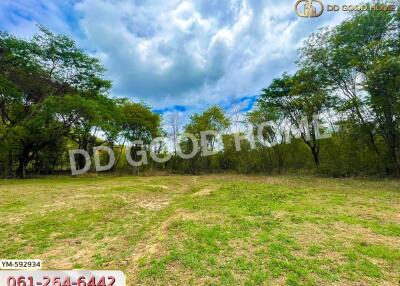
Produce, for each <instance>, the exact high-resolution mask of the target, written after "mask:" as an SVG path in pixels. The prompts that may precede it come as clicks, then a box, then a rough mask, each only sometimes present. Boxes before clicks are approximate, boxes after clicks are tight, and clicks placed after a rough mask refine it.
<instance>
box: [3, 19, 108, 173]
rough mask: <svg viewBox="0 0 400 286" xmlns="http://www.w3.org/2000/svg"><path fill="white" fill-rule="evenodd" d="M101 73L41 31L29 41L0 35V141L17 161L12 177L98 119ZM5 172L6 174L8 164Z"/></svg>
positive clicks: (63, 41) (62, 40) (103, 86)
mask: <svg viewBox="0 0 400 286" xmlns="http://www.w3.org/2000/svg"><path fill="white" fill-rule="evenodd" d="M104 71H105V70H104V68H103V67H102V66H101V65H100V62H99V60H98V59H96V58H93V57H90V56H88V55H86V54H85V53H84V52H83V51H82V50H80V49H78V48H77V47H76V45H75V43H74V42H73V41H72V40H70V39H69V38H67V37H65V36H59V35H55V34H53V33H51V32H50V31H48V30H47V29H45V28H44V27H39V34H37V35H36V36H34V37H33V39H32V40H23V39H18V38H16V37H13V36H12V35H9V34H7V33H1V34H0V96H1V98H0V99H1V103H0V111H1V119H2V122H1V132H2V134H1V135H2V137H1V138H0V141H1V142H2V144H3V145H7V146H13V147H12V149H8V151H7V152H8V153H9V154H10V158H11V160H10V161H13V158H14V157H15V158H16V160H17V161H18V167H17V175H18V176H20V177H24V176H25V170H26V167H27V165H28V164H29V163H30V162H31V161H32V160H33V159H34V158H36V157H37V156H38V155H39V153H40V152H41V151H42V150H44V149H46V148H47V147H48V146H52V145H55V144H59V143H58V142H59V140H60V138H64V139H66V138H67V137H68V135H69V134H70V131H71V130H72V129H76V130H77V129H81V130H85V128H82V126H83V123H88V122H90V124H87V126H90V125H91V124H93V123H94V122H101V121H102V120H99V118H98V116H102V114H100V113H99V112H98V111H97V110H96V108H98V107H100V106H103V104H105V103H107V105H109V104H110V101H109V99H107V91H108V89H109V88H110V87H111V83H110V82H109V81H107V80H104V79H102V76H103V74H104ZM106 109H107V108H104V109H103V110H106ZM90 128H91V127H87V128H86V131H88V130H89V129H90ZM9 168H11V173H12V168H13V162H12V163H11V164H10V166H9Z"/></svg>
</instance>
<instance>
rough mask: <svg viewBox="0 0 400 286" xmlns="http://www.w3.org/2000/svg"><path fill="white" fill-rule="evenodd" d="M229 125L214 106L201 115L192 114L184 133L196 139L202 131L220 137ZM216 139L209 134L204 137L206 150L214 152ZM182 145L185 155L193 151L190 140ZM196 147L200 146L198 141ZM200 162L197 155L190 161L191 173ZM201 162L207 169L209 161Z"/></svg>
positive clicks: (220, 111)
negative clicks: (213, 133)
mask: <svg viewBox="0 0 400 286" xmlns="http://www.w3.org/2000/svg"><path fill="white" fill-rule="evenodd" d="M229 124H230V121H229V119H228V118H226V116H225V114H224V112H223V110H222V109H221V108H220V107H219V106H216V105H214V106H211V107H210V108H208V109H206V110H205V111H203V112H202V113H196V114H193V115H192V116H191V118H190V122H189V123H188V124H187V125H186V126H185V133H190V134H193V135H194V136H195V137H196V138H198V139H199V138H201V132H202V131H213V132H215V133H217V134H220V135H222V134H221V133H222V132H223V131H224V130H225V129H226V128H228V127H229ZM217 139H218V138H216V136H213V135H211V134H209V135H206V144H207V148H208V149H210V150H215V148H216V142H217ZM182 145H183V146H182V147H183V149H184V150H185V152H187V153H190V152H191V151H192V150H193V144H192V142H191V141H190V140H188V141H186V142H185V143H183V144H182ZM198 145H199V146H200V145H201V142H200V141H198ZM200 161H201V160H200V155H199V154H197V155H196V156H195V157H194V158H192V159H190V166H189V168H190V171H191V172H192V173H195V172H196V169H197V168H198V165H199V163H200ZM203 161H204V162H205V164H206V165H207V167H210V163H211V161H210V160H208V159H207V158H205V159H204V160H203Z"/></svg>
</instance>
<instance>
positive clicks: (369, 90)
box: [0, 11, 400, 177]
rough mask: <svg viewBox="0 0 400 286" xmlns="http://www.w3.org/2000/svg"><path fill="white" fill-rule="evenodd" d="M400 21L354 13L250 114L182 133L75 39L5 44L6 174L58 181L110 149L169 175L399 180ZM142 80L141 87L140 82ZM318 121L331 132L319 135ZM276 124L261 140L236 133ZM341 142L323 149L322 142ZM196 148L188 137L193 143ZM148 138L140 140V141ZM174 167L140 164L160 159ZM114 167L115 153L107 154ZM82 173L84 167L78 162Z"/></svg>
mask: <svg viewBox="0 0 400 286" xmlns="http://www.w3.org/2000/svg"><path fill="white" fill-rule="evenodd" d="M399 32H400V12H399V11H395V12H388V11H362V12H355V13H353V14H352V15H351V16H350V17H349V19H347V20H345V21H344V22H342V23H340V24H339V25H338V26H335V27H330V28H324V29H321V30H319V31H318V32H316V33H314V34H312V35H310V36H309V37H308V39H307V40H306V41H305V42H304V44H303V46H302V48H301V49H300V50H299V57H298V60H297V67H298V69H297V71H296V72H295V73H294V74H289V73H284V74H283V75H281V76H280V77H278V78H276V79H274V80H273V81H272V82H271V83H270V85H269V86H267V87H266V88H265V89H263V90H262V92H261V94H260V96H259V98H258V100H257V102H256V104H255V106H254V107H253V109H252V110H251V111H249V112H247V113H246V114H245V115H244V116H240V115H238V114H232V112H231V113H230V114H228V113H227V112H225V111H224V110H223V109H222V108H221V107H219V106H211V107H209V108H207V109H205V110H204V111H202V112H199V113H196V114H193V115H192V116H191V117H190V120H189V122H188V123H187V124H184V125H183V126H181V124H179V118H178V117H176V116H170V117H167V118H163V117H162V116H161V115H159V114H157V113H155V112H153V111H152V110H151V108H150V107H149V106H147V105H146V104H144V103H137V102H132V101H131V100H129V99H126V98H123V99H122V98H111V97H110V96H109V91H110V88H111V82H110V81H108V80H106V79H104V73H105V70H104V68H103V67H102V65H101V63H100V61H99V60H98V59H96V58H94V57H91V56H89V55H87V54H86V53H85V52H84V51H82V50H81V49H79V48H78V47H77V46H76V44H75V43H74V42H73V41H72V40H71V39H69V38H68V37H66V36H61V35H56V34H53V33H52V32H50V31H49V30H47V29H46V28H44V27H39V33H38V34H37V35H36V36H34V37H33V38H32V39H30V40H25V39H20V38H17V37H15V36H13V35H10V34H8V33H5V32H2V33H1V34H0V114H1V122H0V173H1V174H2V176H3V177H15V176H19V177H24V176H25V175H26V174H27V173H29V174H52V173H56V172H61V171H67V170H68V168H69V158H68V150H71V149H82V150H86V151H87V152H88V153H89V154H90V155H93V154H92V153H93V151H92V150H93V147H96V146H108V147H110V148H112V149H113V150H114V152H115V154H116V164H115V166H114V167H113V168H112V171H115V172H133V173H135V174H137V173H140V172H143V171H146V170H147V169H161V170H166V171H170V172H179V173H193V174H195V173H201V172H220V171H237V172H243V173H275V172H286V171H312V172H315V171H316V172H319V173H323V174H328V175H331V176H351V175H394V176H398V175H399V174H400V151H399V146H400V144H399V143H400V142H399V140H400V120H399V118H400V37H399ZM133 80H134V79H133ZM315 121H317V123H319V124H320V126H323V127H321V128H315V126H316V125H315ZM265 122H274V125H273V126H272V125H268V126H267V125H266V126H265V128H263V130H262V132H263V136H264V137H265V138H268V141H270V142H274V144H270V145H271V146H269V147H268V148H266V147H265V144H263V142H261V141H260V140H258V139H256V140H255V142H254V144H252V142H249V141H245V140H243V141H241V142H240V151H237V149H238V142H237V140H235V136H234V133H239V134H236V135H244V132H245V131H244V130H245V129H248V130H254V131H253V133H254V132H256V131H255V130H256V127H257V126H259V125H260V124H262V123H265ZM239 125H240V126H241V127H240V128H236V127H237V126H239ZM206 130H211V131H214V132H216V133H219V134H222V138H220V140H217V138H216V137H215V136H213V135H211V134H209V135H208V136H207V137H206V138H205V139H206V143H207V146H208V147H209V149H210V150H211V149H214V150H216V151H215V155H213V156H202V154H201V152H199V153H197V154H196V155H195V156H194V157H191V158H190V159H184V158H181V156H178V155H177V151H181V152H182V153H185V154H188V153H191V152H192V151H193V148H194V147H196V146H194V145H199V146H200V145H201V144H200V142H198V143H199V144H193V143H194V142H193V140H182V141H181V142H180V143H179V146H178V147H179V148H178V149H179V150H177V149H176V147H173V146H172V147H171V146H168V145H166V144H163V143H162V142H160V143H159V144H158V145H156V146H154V145H152V146H151V147H149V144H150V142H151V141H152V140H153V139H154V138H157V137H160V136H165V135H168V136H170V137H171V138H172V140H173V141H174V140H177V139H178V138H179V135H181V134H183V133H190V134H193V135H194V136H195V137H196V138H197V139H196V140H201V139H200V138H201V132H202V131H206ZM326 132H329V133H332V137H331V138H329V139H326V140H321V136H320V135H321V133H326ZM186 139H187V138H186ZM138 140H140V141H141V142H139V141H138ZM149 148H152V150H151V151H152V152H156V153H157V154H160V156H161V157H162V156H166V155H168V156H171V160H169V161H167V162H165V163H162V164H159V163H149V164H147V165H143V166H131V165H130V164H128V162H126V160H125V157H126V156H125V155H126V153H127V152H129V153H130V155H131V157H132V159H134V160H135V161H139V160H140V158H139V157H140V155H139V154H141V153H142V154H143V152H148V151H150V150H149ZM101 158H102V160H103V161H107V159H108V158H107V154H106V153H105V154H101ZM76 159H77V164H78V166H80V167H83V165H84V164H85V162H84V158H82V157H77V158H76Z"/></svg>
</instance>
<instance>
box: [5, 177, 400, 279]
mask: <svg viewBox="0 0 400 286" xmlns="http://www.w3.org/2000/svg"><path fill="white" fill-rule="evenodd" d="M0 242H1V247H0V258H4V259H6V258H7V259H13V258H14V259H16V258H37V259H42V260H43V264H44V268H45V269H72V268H80V269H121V270H123V271H124V272H125V273H126V275H127V278H128V279H127V281H128V285H399V284H400V182H399V181H396V180H372V179H324V178H317V177H311V176H310V177H300V176H297V177H296V176H275V177H261V176H233V175H226V176H197V177H192V176H160V177H86V178H45V179H33V180H22V181H21V180H9V181H1V182H0Z"/></svg>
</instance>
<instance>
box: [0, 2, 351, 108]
mask: <svg viewBox="0 0 400 286" xmlns="http://www.w3.org/2000/svg"><path fill="white" fill-rule="evenodd" d="M349 1H350V0H349ZM349 1H347V0H337V1H335V0H333V1H331V2H333V3H335V4H343V3H344V2H349ZM350 2H351V3H352V4H356V3H355V2H359V1H356V0H354V1H350ZM294 3H295V1H294V0H287V1H286V0H151V1H150V0H149V1H146V0H125V1H120V0H79V1H77V0H62V1H61V0H60V1H56V0H54V1H45V0H1V1H0V30H3V31H4V30H5V31H7V32H10V33H13V34H15V35H17V36H20V37H25V38H29V37H31V36H32V35H33V34H35V32H36V31H37V24H42V25H44V26H46V27H47V28H49V29H50V30H52V31H53V32H56V33H59V34H66V35H68V36H69V37H71V38H72V39H74V40H75V41H76V42H77V44H78V45H79V46H80V47H81V48H83V49H84V50H85V51H86V52H87V53H89V54H91V55H93V56H96V57H98V58H100V59H101V61H102V63H103V65H104V66H105V67H106V69H107V73H106V78H108V79H110V80H112V81H113V88H112V90H111V92H110V93H111V96H113V97H129V98H131V99H133V100H135V101H143V102H145V103H147V104H149V105H150V106H151V107H152V108H153V110H155V111H157V112H159V113H163V114H169V113H174V112H178V113H181V114H189V113H190V112H194V111H199V110H201V109H204V108H206V107H207V106H210V105H212V104H220V105H221V106H222V107H223V108H224V109H225V110H227V111H229V110H231V109H232V108H233V105H235V106H237V105H238V104H239V106H240V110H241V111H244V112H245V111H247V110H249V109H251V107H252V106H253V104H254V102H255V101H256V99H257V96H258V95H259V94H260V91H261V89H262V88H264V87H267V86H268V85H269V84H270V82H271V80H272V79H273V78H276V77H278V76H279V75H281V74H282V73H283V72H289V73H290V72H294V71H295V70H296V66H295V64H294V62H295V60H296V59H297V57H298V54H297V51H298V49H299V47H300V46H301V44H302V42H303V40H304V39H305V38H306V37H307V36H308V35H310V34H311V33H312V32H315V31H316V30H317V29H318V28H320V27H324V26H332V25H336V24H338V23H339V22H341V21H342V20H343V19H345V18H346V17H347V16H348V15H347V14H346V13H345V12H337V13H334V12H325V13H324V14H322V15H321V16H320V17H318V18H311V19H310V18H300V17H298V16H297V15H296V14H295V12H294Z"/></svg>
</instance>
